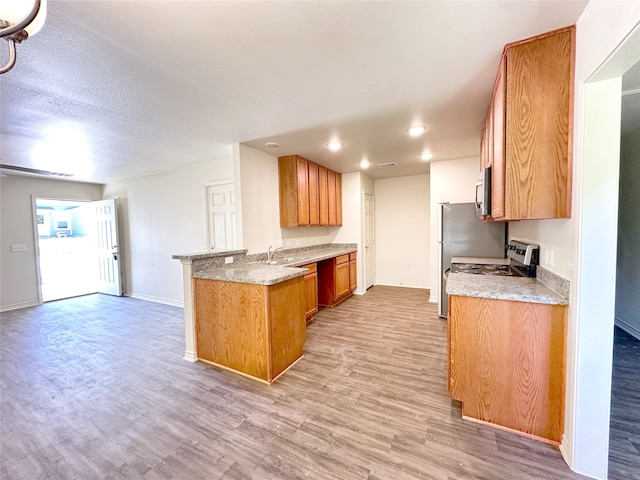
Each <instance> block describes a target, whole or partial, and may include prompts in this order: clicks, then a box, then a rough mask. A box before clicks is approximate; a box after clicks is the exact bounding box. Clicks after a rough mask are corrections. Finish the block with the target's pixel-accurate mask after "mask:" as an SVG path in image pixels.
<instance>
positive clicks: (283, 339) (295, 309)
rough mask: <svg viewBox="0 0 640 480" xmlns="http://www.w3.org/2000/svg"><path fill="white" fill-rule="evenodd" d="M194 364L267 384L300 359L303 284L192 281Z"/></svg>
mask: <svg viewBox="0 0 640 480" xmlns="http://www.w3.org/2000/svg"><path fill="white" fill-rule="evenodd" d="M193 287H194V314H195V324H196V325H195V326H196V344H197V352H198V359H199V360H202V361H205V362H207V363H211V364H213V365H217V366H219V367H222V368H224V369H227V370H232V371H234V372H237V373H241V374H243V375H245V376H248V377H252V378H254V379H257V380H260V381H263V382H266V383H271V382H273V381H274V380H275V379H276V378H277V377H278V376H279V375H281V374H282V373H283V372H284V371H285V370H287V369H288V368H289V367H290V366H291V365H293V364H294V363H295V362H297V361H298V360H299V359H300V358H302V353H303V347H304V342H305V340H306V326H305V310H304V308H305V307H304V292H305V289H304V279H303V277H296V278H293V279H290V280H287V281H284V282H281V283H277V284H275V285H268V286H267V285H256V284H249V283H239V282H227V281H221V280H207V279H200V278H196V279H194V281H193Z"/></svg>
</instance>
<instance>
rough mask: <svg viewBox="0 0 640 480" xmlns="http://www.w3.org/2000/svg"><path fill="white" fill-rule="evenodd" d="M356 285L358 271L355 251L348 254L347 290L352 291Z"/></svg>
mask: <svg viewBox="0 0 640 480" xmlns="http://www.w3.org/2000/svg"><path fill="white" fill-rule="evenodd" d="M357 286H358V272H357V263H356V253H355V252H354V253H350V254H349V290H351V291H352V292H353V291H354V290H355V289H356V287H357Z"/></svg>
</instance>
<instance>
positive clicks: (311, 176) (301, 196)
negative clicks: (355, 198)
mask: <svg viewBox="0 0 640 480" xmlns="http://www.w3.org/2000/svg"><path fill="white" fill-rule="evenodd" d="M278 181H279V196H280V226H281V227H302V226H305V227H306V226H340V225H342V175H341V174H339V173H338V172H334V171H333V170H329V169H328V168H325V167H323V166H321V165H318V164H317V163H314V162H312V161H311V160H308V159H306V158H304V157H301V156H299V155H288V156H285V157H279V158H278Z"/></svg>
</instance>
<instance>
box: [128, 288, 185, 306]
mask: <svg viewBox="0 0 640 480" xmlns="http://www.w3.org/2000/svg"><path fill="white" fill-rule="evenodd" d="M124 296H125V297H131V298H136V299H138V300H145V301H147V302H153V303H161V304H163V305H169V306H171V307H180V308H184V302H176V301H175V300H169V299H166V298H160V297H154V296H152V295H144V294H142V293H132V292H126V293H125V294H124Z"/></svg>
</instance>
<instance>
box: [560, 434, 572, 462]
mask: <svg viewBox="0 0 640 480" xmlns="http://www.w3.org/2000/svg"><path fill="white" fill-rule="evenodd" d="M558 449H559V450H560V454H561V455H562V458H563V459H564V461H565V463H566V464H567V465H569V468H571V470H573V467H572V465H571V460H572V459H571V448H569V441H568V440H567V436H566V435H565V434H564V433H563V434H562V439H561V440H560V445H559V446H558Z"/></svg>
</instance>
